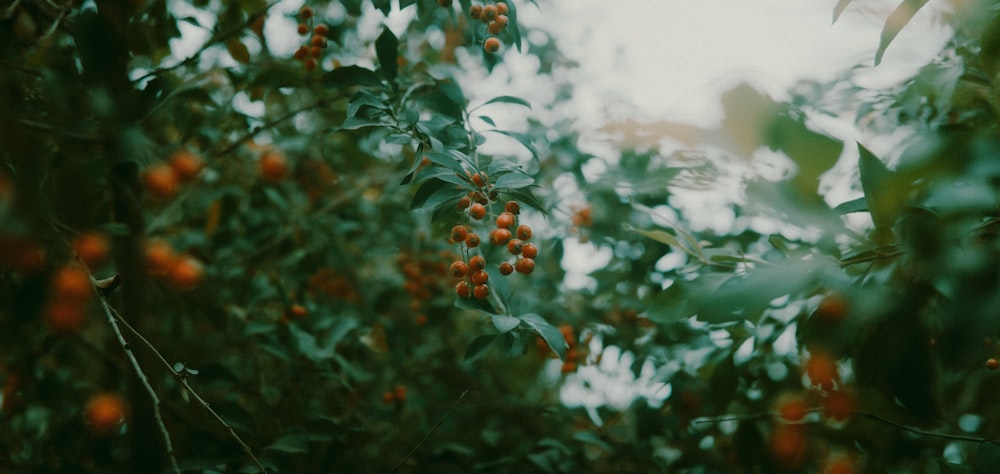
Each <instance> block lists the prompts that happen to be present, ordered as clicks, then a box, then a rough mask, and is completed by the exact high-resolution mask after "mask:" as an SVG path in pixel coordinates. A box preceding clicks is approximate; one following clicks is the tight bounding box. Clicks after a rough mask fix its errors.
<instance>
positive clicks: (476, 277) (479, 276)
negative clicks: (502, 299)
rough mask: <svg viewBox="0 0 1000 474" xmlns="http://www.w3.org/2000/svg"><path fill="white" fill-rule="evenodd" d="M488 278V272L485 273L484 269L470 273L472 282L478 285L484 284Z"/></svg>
mask: <svg viewBox="0 0 1000 474" xmlns="http://www.w3.org/2000/svg"><path fill="white" fill-rule="evenodd" d="M489 280H490V274H489V273H486V271H485V270H479V271H477V272H475V273H473V274H472V284H473V285H476V286H479V285H483V284H485V283H486V282H487V281H489Z"/></svg>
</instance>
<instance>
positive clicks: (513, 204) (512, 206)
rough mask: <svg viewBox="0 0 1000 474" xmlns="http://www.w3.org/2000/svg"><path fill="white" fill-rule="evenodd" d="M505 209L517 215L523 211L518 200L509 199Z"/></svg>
mask: <svg viewBox="0 0 1000 474" xmlns="http://www.w3.org/2000/svg"><path fill="white" fill-rule="evenodd" d="M503 210H505V211H507V212H509V213H511V214H514V215H515V216H516V215H518V214H520V213H521V205H520V204H518V203H517V201H508V202H507V204H504V206H503Z"/></svg>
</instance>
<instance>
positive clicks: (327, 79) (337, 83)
mask: <svg viewBox="0 0 1000 474" xmlns="http://www.w3.org/2000/svg"><path fill="white" fill-rule="evenodd" d="M322 84H323V86H325V87H329V88H337V87H350V86H377V85H380V84H381V82H380V81H379V80H378V75H376V74H375V71H372V70H371V69H366V68H363V67H361V66H343V67H338V68H337V69H334V70H332V71H330V72H328V73H326V74H324V75H323V79H322Z"/></svg>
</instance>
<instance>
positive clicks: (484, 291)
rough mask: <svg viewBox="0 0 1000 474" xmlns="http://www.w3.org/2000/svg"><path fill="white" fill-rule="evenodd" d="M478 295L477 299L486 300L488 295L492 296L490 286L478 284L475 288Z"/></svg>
mask: <svg viewBox="0 0 1000 474" xmlns="http://www.w3.org/2000/svg"><path fill="white" fill-rule="evenodd" d="M473 292H474V293H475V295H476V299H479V300H485V299H486V297H487V296H490V287H488V286H486V285H476V289H475V290H473Z"/></svg>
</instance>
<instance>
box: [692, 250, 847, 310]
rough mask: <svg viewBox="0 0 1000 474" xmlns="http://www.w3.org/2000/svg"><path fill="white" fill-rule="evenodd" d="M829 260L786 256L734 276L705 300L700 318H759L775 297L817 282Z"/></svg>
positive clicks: (794, 291)
mask: <svg viewBox="0 0 1000 474" xmlns="http://www.w3.org/2000/svg"><path fill="white" fill-rule="evenodd" d="M827 264H828V263H826V261H825V260H823V259H820V258H807V259H799V260H785V261H780V262H778V263H777V264H775V265H770V266H765V267H761V268H756V269H754V270H752V271H749V272H747V273H746V274H744V275H739V276H735V277H733V278H730V279H728V280H726V281H725V283H723V284H722V285H720V286H719V288H718V289H716V290H715V291H714V292H712V294H711V296H710V297H708V298H707V299H706V300H705V302H704V304H703V305H702V306H701V307H700V308H699V309H698V319H699V320H701V321H705V322H707V323H724V322H730V321H737V320H741V319H752V318H756V317H757V316H759V315H760V313H761V312H763V311H764V310H765V309H767V307H768V306H769V305H770V303H771V301H772V300H774V299H775V298H779V297H781V296H785V295H788V294H794V293H797V292H799V291H801V290H803V289H804V288H806V287H808V286H811V285H813V284H814V283H815V282H816V281H817V280H818V279H819V278H820V277H821V276H822V275H821V272H820V271H819V270H821V269H822V268H823V266H824V265H827Z"/></svg>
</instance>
